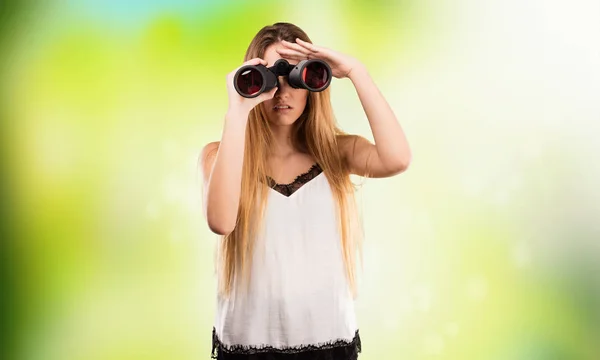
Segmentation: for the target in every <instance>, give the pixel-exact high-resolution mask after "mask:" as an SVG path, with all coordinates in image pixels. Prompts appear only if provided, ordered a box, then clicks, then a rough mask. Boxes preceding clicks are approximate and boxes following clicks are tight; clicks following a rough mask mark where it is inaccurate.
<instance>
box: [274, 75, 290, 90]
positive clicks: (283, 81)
mask: <svg viewBox="0 0 600 360" xmlns="http://www.w3.org/2000/svg"><path fill="white" fill-rule="evenodd" d="M289 88H290V84H289V83H288V81H287V76H280V77H279V89H278V90H277V91H281V90H287V89H289Z"/></svg>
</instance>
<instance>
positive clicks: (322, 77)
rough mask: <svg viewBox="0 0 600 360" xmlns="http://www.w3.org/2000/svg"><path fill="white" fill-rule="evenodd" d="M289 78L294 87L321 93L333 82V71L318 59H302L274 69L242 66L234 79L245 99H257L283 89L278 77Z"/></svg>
mask: <svg viewBox="0 0 600 360" xmlns="http://www.w3.org/2000/svg"><path fill="white" fill-rule="evenodd" d="M279 76H287V78H288V83H289V84H290V86H291V87H293V88H301V89H307V90H309V91H313V92H318V91H323V90H325V89H326V88H327V87H328V86H329V84H330V83H331V68H330V67H329V65H328V64H327V63H326V62H324V61H322V60H318V59H312V60H302V61H301V62H300V63H298V64H297V65H290V64H289V63H288V62H287V61H286V60H284V59H279V60H277V62H275V64H274V65H273V66H272V67H269V68H267V67H265V66H264V65H262V64H260V65H246V66H243V67H241V68H240V69H239V70H238V71H237V72H236V74H235V77H234V79H233V82H234V86H235V90H236V91H237V92H238V94H240V95H241V96H243V97H246V98H254V97H257V96H259V95H260V94H262V93H263V92H268V91H270V90H271V89H273V88H274V87H276V86H279V82H278V80H277V78H278V77H279Z"/></svg>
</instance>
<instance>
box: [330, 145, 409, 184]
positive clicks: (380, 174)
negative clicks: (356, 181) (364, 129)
mask: <svg viewBox="0 0 600 360" xmlns="http://www.w3.org/2000/svg"><path fill="white" fill-rule="evenodd" d="M338 147H339V149H340V152H341V155H342V158H343V159H344V162H345V164H346V166H347V167H348V170H349V172H350V173H351V174H354V175H359V176H364V177H370V178H384V177H389V176H393V175H396V174H397V173H398V172H396V171H390V170H389V169H387V168H386V167H385V166H384V165H383V163H382V162H381V159H380V158H379V154H377V148H376V147H375V144H373V143H371V142H370V141H369V140H367V139H366V138H364V137H362V136H359V135H338Z"/></svg>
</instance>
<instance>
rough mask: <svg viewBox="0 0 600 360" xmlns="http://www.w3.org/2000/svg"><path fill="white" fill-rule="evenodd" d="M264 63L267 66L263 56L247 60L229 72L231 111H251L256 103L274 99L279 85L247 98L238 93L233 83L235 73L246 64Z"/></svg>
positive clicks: (228, 91)
mask: <svg viewBox="0 0 600 360" xmlns="http://www.w3.org/2000/svg"><path fill="white" fill-rule="evenodd" d="M258 64H262V65H264V66H267V64H268V63H267V61H266V60H263V59H261V58H254V59H250V60H248V61H246V62H245V63H243V64H242V65H240V66H239V67H238V68H237V69H235V70H233V71H232V72H230V73H229V74H227V93H228V95H229V111H230V112H243V113H249V112H250V110H252V109H253V108H254V107H255V106H256V105H258V104H260V103H261V102H263V101H265V100H269V99H272V98H273V96H275V92H276V91H277V87H274V88H273V89H271V91H269V92H264V93H262V94H260V95H258V96H257V97H255V98H245V97H243V96H241V95H240V94H238V92H237V91H236V90H235V86H234V85H233V79H234V77H235V73H236V72H237V71H238V70H239V69H240V68H241V67H242V66H245V65H258Z"/></svg>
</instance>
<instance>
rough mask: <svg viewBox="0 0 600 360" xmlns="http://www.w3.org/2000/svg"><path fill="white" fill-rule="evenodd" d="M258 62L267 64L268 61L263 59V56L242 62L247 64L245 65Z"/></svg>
mask: <svg viewBox="0 0 600 360" xmlns="http://www.w3.org/2000/svg"><path fill="white" fill-rule="evenodd" d="M258 64H263V65H267V61H266V60H263V59H261V58H254V59H250V60H248V61H246V62H245V63H243V64H242V66H245V65H258Z"/></svg>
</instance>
